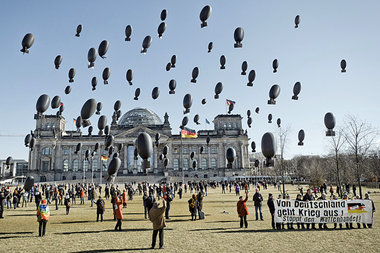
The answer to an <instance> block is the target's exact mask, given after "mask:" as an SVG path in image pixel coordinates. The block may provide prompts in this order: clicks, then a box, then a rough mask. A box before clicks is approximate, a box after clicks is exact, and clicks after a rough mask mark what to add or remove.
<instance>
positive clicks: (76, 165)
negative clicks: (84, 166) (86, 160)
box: [73, 159, 79, 171]
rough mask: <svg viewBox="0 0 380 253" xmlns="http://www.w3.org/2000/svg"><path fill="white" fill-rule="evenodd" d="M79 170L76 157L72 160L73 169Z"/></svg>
mask: <svg viewBox="0 0 380 253" xmlns="http://www.w3.org/2000/svg"><path fill="white" fill-rule="evenodd" d="M78 170H79V162H78V159H75V160H74V161H73V171H78Z"/></svg>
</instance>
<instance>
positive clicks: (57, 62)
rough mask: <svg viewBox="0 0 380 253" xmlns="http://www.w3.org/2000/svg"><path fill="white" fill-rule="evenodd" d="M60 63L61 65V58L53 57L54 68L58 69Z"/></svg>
mask: <svg viewBox="0 0 380 253" xmlns="http://www.w3.org/2000/svg"><path fill="white" fill-rule="evenodd" d="M61 63H62V56H60V55H57V57H55V59H54V66H55V68H56V69H59V65H61Z"/></svg>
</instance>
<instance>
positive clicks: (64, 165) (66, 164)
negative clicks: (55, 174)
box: [63, 159, 69, 172]
mask: <svg viewBox="0 0 380 253" xmlns="http://www.w3.org/2000/svg"><path fill="white" fill-rule="evenodd" d="M63 171H64V172H67V171H69V160H67V159H65V160H63Z"/></svg>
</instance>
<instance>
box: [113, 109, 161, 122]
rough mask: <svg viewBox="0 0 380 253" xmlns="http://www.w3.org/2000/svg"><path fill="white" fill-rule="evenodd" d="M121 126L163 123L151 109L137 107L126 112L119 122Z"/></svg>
mask: <svg viewBox="0 0 380 253" xmlns="http://www.w3.org/2000/svg"><path fill="white" fill-rule="evenodd" d="M118 124H119V125H120V126H135V125H146V126H148V125H162V121H161V119H160V118H159V117H158V116H157V114H155V113H154V112H152V111H151V110H149V109H146V108H135V109H132V110H130V111H128V112H126V113H125V114H124V115H123V116H122V117H121V119H120V120H119V123H118Z"/></svg>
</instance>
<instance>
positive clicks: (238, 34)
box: [234, 27, 244, 48]
mask: <svg viewBox="0 0 380 253" xmlns="http://www.w3.org/2000/svg"><path fill="white" fill-rule="evenodd" d="M234 39H235V42H236V43H235V44H234V47H235V48H241V47H243V44H242V43H241V42H242V41H243V39H244V29H243V28H241V27H238V28H236V29H235V32H234Z"/></svg>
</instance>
